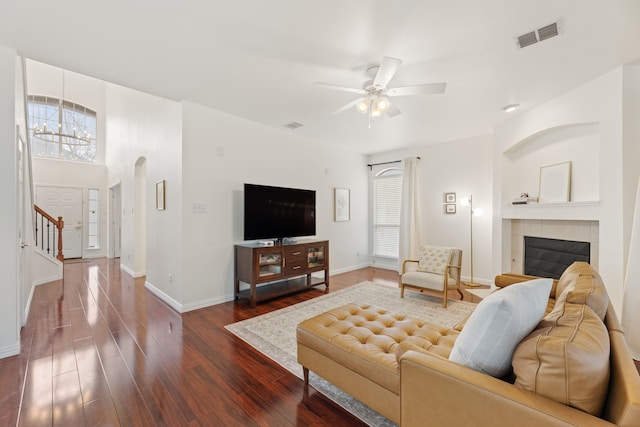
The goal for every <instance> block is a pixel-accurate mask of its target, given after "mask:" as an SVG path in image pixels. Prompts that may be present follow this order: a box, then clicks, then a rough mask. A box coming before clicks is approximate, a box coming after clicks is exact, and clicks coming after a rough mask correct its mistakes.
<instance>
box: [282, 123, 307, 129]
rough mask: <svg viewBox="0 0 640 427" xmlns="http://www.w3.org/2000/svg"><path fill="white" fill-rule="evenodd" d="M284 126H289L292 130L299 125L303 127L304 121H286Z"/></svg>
mask: <svg viewBox="0 0 640 427" xmlns="http://www.w3.org/2000/svg"><path fill="white" fill-rule="evenodd" d="M282 126H284V127H286V128H289V129H291V130H295V129H298V128H299V127H302V126H303V124H302V123H298V122H289V123H285V124H284V125H282Z"/></svg>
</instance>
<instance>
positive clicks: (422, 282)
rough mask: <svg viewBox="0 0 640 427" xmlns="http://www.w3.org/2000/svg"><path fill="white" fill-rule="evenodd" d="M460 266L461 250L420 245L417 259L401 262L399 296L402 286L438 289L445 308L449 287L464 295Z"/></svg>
mask: <svg viewBox="0 0 640 427" xmlns="http://www.w3.org/2000/svg"><path fill="white" fill-rule="evenodd" d="M461 267H462V250H460V249H457V248H445V247H439V246H425V245H422V246H421V247H420V259H419V260H412V259H407V260H405V261H404V262H403V263H402V278H401V281H400V297H401V298H404V288H409V289H413V290H418V291H420V292H422V291H423V290H425V289H428V290H431V291H438V292H442V306H443V307H445V308H446V307H447V298H448V291H449V289H455V290H456V291H458V293H459V294H460V298H463V297H464V296H463V294H462V291H461V290H460V269H461Z"/></svg>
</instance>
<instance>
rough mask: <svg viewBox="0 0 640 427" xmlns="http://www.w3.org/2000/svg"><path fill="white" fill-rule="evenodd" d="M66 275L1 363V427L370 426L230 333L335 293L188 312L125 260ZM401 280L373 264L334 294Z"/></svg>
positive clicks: (71, 267)
mask: <svg viewBox="0 0 640 427" xmlns="http://www.w3.org/2000/svg"><path fill="white" fill-rule="evenodd" d="M64 269H65V271H64V273H65V276H64V277H65V278H64V281H57V282H52V283H48V284H44V285H40V286H37V287H36V289H35V292H34V296H33V301H32V303H31V310H30V314H29V317H28V320H27V323H26V325H25V326H24V328H23V329H22V332H21V352H20V354H19V355H18V356H14V357H9V358H5V359H2V360H0V387H1V389H2V394H1V397H0V399H1V400H0V426H10V425H11V426H13V425H19V426H52V425H65V426H81V425H92V426H93V425H111V426H153V425H159V426H209V425H211V426H216V425H219V426H230V425H234V426H235V425H243V426H251V425H263V426H266V425H268V426H293V425H305V426H312V425H314V426H329V425H331V426H355V425H362V423H361V422H360V421H359V420H357V419H356V418H354V417H353V416H351V415H350V414H349V413H348V412H346V411H344V410H343V409H341V408H340V407H338V406H337V405H335V404H334V403H333V402H331V401H330V400H329V399H327V398H326V397H324V396H323V395H322V394H320V393H317V392H315V391H314V390H313V388H309V389H308V390H306V391H305V387H304V386H303V382H302V380H300V379H298V378H297V377H295V376H294V375H292V374H291V373H289V372H288V371H287V370H285V369H284V368H282V367H280V366H279V365H278V364H276V363H275V362H273V361H271V359H269V358H267V357H265V356H263V355H262V354H261V353H260V352H258V351H256V350H254V349H253V348H252V347H251V346H249V345H247V344H245V343H244V342H243V341H242V340H240V339H238V338H236V337H235V336H234V335H232V334H230V333H229V332H227V331H226V330H225V329H224V326H225V325H227V324H229V323H233V322H236V321H239V320H243V319H246V318H250V317H253V316H256V315H259V314H263V313H266V312H269V311H272V310H276V309H279V308H282V307H285V306H288V305H290V304H295V303H297V302H300V301H304V300H308V299H311V298H315V297H317V296H319V295H323V294H324V286H319V287H318V288H315V289H312V290H309V291H306V292H302V293H298V294H294V295H291V296H287V297H284V298H279V299H276V300H273V301H268V302H265V303H262V304H259V305H258V306H257V307H255V308H251V307H250V306H249V305H248V304H247V303H246V302H245V301H239V302H236V303H234V302H229V303H225V304H219V305H216V306H213V307H208V308H205V309H201V310H196V311H193V312H189V313H186V314H184V315H182V316H180V315H179V314H178V313H176V312H175V311H173V310H172V309H171V308H169V307H168V306H167V305H166V304H164V303H163V302H162V301H160V300H159V299H158V298H156V297H155V296H154V295H152V294H151V293H149V292H148V291H146V290H145V288H144V281H143V279H133V278H131V277H130V276H128V275H127V274H125V273H121V270H120V267H119V263H118V262H117V260H116V261H114V260H106V259H99V260H93V261H89V262H82V263H66V264H65V266H64ZM397 277H398V276H397V274H396V273H394V272H391V271H388V270H382V269H375V268H366V269H362V270H357V271H354V272H350V273H346V274H341V275H336V276H333V277H331V288H330V290H331V291H334V290H337V289H341V288H345V287H347V286H351V285H354V284H356V283H359V282H361V281H364V280H370V281H375V282H378V283H383V284H388V285H390V286H397Z"/></svg>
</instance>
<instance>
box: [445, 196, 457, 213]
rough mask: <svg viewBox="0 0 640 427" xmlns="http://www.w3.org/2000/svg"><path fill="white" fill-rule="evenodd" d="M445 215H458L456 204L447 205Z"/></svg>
mask: <svg viewBox="0 0 640 427" xmlns="http://www.w3.org/2000/svg"><path fill="white" fill-rule="evenodd" d="M454 197H455V196H454ZM444 213H446V214H454V213H456V204H455V203H447V204H446V205H444Z"/></svg>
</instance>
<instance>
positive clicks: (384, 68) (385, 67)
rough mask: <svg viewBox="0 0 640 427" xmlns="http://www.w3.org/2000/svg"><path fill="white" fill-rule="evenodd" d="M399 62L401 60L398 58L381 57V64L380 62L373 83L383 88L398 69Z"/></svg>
mask: <svg viewBox="0 0 640 427" xmlns="http://www.w3.org/2000/svg"><path fill="white" fill-rule="evenodd" d="M401 63H402V61H401V60H400V59H396V58H391V57H389V56H385V57H384V58H382V64H380V68H379V69H378V73H377V74H376V78H375V79H374V80H373V85H374V86H378V87H383V88H384V87H387V85H388V84H389V82H390V81H391V79H392V78H393V76H394V75H395V74H396V71H398V68H399V67H400V64H401Z"/></svg>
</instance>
